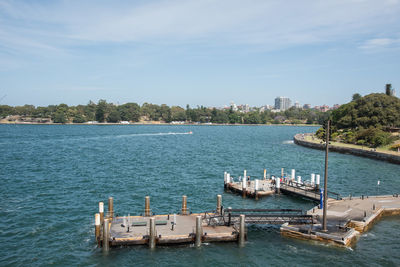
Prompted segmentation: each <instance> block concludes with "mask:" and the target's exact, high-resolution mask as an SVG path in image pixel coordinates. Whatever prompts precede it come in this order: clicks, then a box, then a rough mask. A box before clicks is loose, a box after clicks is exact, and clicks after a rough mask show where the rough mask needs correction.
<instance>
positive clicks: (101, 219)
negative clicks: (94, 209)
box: [99, 202, 104, 225]
mask: <svg viewBox="0 0 400 267" xmlns="http://www.w3.org/2000/svg"><path fill="white" fill-rule="evenodd" d="M99 215H100V225H103V223H104V203H103V202H99Z"/></svg>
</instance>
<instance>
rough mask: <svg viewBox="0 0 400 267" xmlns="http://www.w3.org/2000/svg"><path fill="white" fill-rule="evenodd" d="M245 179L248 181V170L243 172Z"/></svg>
mask: <svg viewBox="0 0 400 267" xmlns="http://www.w3.org/2000/svg"><path fill="white" fill-rule="evenodd" d="M243 178H244V180H245V181H246V180H247V171H246V170H244V171H243Z"/></svg>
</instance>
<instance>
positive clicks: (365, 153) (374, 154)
mask: <svg viewBox="0 0 400 267" xmlns="http://www.w3.org/2000/svg"><path fill="white" fill-rule="evenodd" d="M311 135H313V134H309V133H306V134H296V135H295V136H294V137H293V141H294V143H295V144H297V145H300V146H305V147H309V148H314V149H320V150H323V149H325V145H324V144H318V143H313V142H309V141H306V140H305V136H311ZM329 151H334V152H339V153H344V154H352V155H355V156H361V157H367V158H372V159H377V160H383V161H388V162H391V163H395V164H400V155H391V154H386V153H382V152H378V151H371V150H363V149H358V148H350V147H341V146H335V145H330V146H329Z"/></svg>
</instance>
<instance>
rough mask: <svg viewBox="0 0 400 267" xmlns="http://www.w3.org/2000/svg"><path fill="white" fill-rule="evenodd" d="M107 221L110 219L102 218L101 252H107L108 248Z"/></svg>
mask: <svg viewBox="0 0 400 267" xmlns="http://www.w3.org/2000/svg"><path fill="white" fill-rule="evenodd" d="M109 221H110V219H104V224H103V244H102V245H103V252H108V251H109V250H110V237H109V236H110V231H109V225H108V224H109Z"/></svg>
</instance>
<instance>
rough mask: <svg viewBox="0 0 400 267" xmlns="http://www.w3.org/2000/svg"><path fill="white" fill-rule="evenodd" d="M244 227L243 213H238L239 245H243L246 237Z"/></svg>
mask: <svg viewBox="0 0 400 267" xmlns="http://www.w3.org/2000/svg"><path fill="white" fill-rule="evenodd" d="M245 231H246V227H245V215H243V214H241V215H240V225H239V245H240V246H244V242H245V238H246V232H245Z"/></svg>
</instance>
